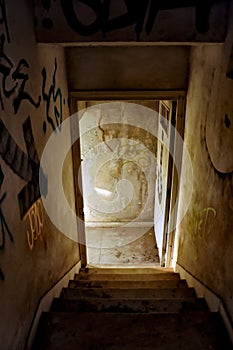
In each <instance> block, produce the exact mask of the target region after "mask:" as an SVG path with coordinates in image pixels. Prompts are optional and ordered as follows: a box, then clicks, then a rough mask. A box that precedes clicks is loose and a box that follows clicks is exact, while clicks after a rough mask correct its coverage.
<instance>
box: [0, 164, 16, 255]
mask: <svg viewBox="0 0 233 350" xmlns="http://www.w3.org/2000/svg"><path fill="white" fill-rule="evenodd" d="M3 179H4V174H3V172H2V168H1V166H0V190H1V187H2V183H3ZM5 199H6V192H4V193H3V194H2V195H0V250H3V249H4V248H5V243H6V236H8V238H9V239H10V241H11V242H13V241H14V238H13V235H12V233H11V231H10V229H9V226H8V224H7V222H6V219H5V216H4V213H3V208H2V207H3V202H4V201H5Z"/></svg>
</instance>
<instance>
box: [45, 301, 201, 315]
mask: <svg viewBox="0 0 233 350" xmlns="http://www.w3.org/2000/svg"><path fill="white" fill-rule="evenodd" d="M190 310H192V311H206V310H207V309H206V305H205V304H204V303H202V302H196V301H194V302H189V303H188V302H183V301H180V300H119V299H117V300H112V299H107V300H103V299H93V300H90V299H89V300H82V299H80V300H76V299H75V300H72V299H54V301H53V304H52V309H51V311H61V312H71V311H72V312H124V313H125V312H127V313H135V312H136V313H139V312H140V313H178V312H180V311H190Z"/></svg>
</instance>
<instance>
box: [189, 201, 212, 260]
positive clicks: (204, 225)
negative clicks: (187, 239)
mask: <svg viewBox="0 0 233 350" xmlns="http://www.w3.org/2000/svg"><path fill="white" fill-rule="evenodd" d="M216 215H217V212H216V210H215V209H214V208H212V207H207V208H204V209H197V208H193V209H192V211H191V215H190V219H189V222H188V226H187V232H188V233H189V234H190V235H191V236H192V239H193V241H194V242H196V241H197V240H201V241H202V243H205V244H208V238H209V235H210V233H211V229H212V227H213V220H212V221H210V219H211V217H212V219H214V218H215V217H216ZM194 249H195V254H196V255H195V258H196V259H197V258H198V250H197V244H194Z"/></svg>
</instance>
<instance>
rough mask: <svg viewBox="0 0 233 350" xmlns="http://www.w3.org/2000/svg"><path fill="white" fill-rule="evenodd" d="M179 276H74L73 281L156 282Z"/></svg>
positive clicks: (173, 274)
mask: <svg viewBox="0 0 233 350" xmlns="http://www.w3.org/2000/svg"><path fill="white" fill-rule="evenodd" d="M179 279H180V276H179V274H176V273H172V272H171V273H166V274H164V273H157V274H155V275H150V274H148V275H143V274H135V275H133V274H116V275H114V274H96V275H89V274H84V273H82V274H76V275H75V280H80V281H81V280H85V281H91V280H95V281H99V280H101V281H103V280H104V281H158V280H160V281H161V280H179Z"/></svg>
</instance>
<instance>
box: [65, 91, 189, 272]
mask: <svg viewBox="0 0 233 350" xmlns="http://www.w3.org/2000/svg"><path fill="white" fill-rule="evenodd" d="M78 100H80V101H98V100H99V101H108V100H109V101H114V100H120V101H124V100H126V101H127V100H174V101H176V102H177V109H176V121H175V127H176V130H177V132H178V133H179V135H180V136H181V138H182V139H183V138H184V127H185V100H186V92H185V90H174V91H173V90H140V91H139V90H138V91H133V90H126V91H124V90H108V91H101V90H97V91H93V90H92V91H89V90H78V91H70V92H69V108H70V114H71V115H73V114H74V113H76V112H77V101H78ZM76 124H78V123H76ZM74 129H75V130H76V132H77V131H79V125H71V139H72V140H73V138H72V135H73V133H74ZM76 135H77V134H76ZM80 150H81V147H80V142H75V143H74V144H73V142H72V161H73V174H74V190H75V208H76V215H77V216H78V217H79V218H81V219H82V220H79V221H83V224H79V225H78V233H77V234H78V242H81V243H79V252H80V259H81V264H82V266H86V264H87V247H86V234H85V223H84V220H85V218H84V203H83V197H82V183H81V176H80V175H78V174H79V172H80V170H79V169H80V166H81V161H82V159H81V151H80ZM174 153H175V156H176V155H177V154H179V157H181V158H182V150H181V149H177V147H176V140H174ZM169 163H170V166H171V167H172V168H171V169H170V174H171V176H170V181H171V183H170V186H168V187H167V189H168V190H167V195H166V198H167V200H166V202H167V203H166V213H165V216H166V218H169V216H170V213H171V211H172V209H173V208H174V207H175V203H177V202H178V200H179V179H178V176H177V173H180V170H181V162H180V163H179V166H178V169H177V167H175V165H174V163H173V162H172V165H171V162H169ZM175 168H176V169H175ZM176 219H177V212H175V213H173V220H175V221H176ZM165 226H166V232H164V242H165V243H164V249H165V250H166V259H165V260H166V264H165V266H166V267H170V266H171V264H172V259H173V249H174V242H175V234H176V230H175V229H174V230H173V231H172V232H171V233H168V232H169V226H168V225H165Z"/></svg>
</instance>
